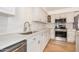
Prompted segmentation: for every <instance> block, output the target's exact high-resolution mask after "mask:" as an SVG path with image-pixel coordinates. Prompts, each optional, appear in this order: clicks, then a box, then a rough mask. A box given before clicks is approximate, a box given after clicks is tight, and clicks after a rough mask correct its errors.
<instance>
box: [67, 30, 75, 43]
mask: <svg viewBox="0 0 79 59" xmlns="http://www.w3.org/2000/svg"><path fill="white" fill-rule="evenodd" d="M75 39H76V33H75V30H68V31H67V41H68V42H72V43H73V42H75Z"/></svg>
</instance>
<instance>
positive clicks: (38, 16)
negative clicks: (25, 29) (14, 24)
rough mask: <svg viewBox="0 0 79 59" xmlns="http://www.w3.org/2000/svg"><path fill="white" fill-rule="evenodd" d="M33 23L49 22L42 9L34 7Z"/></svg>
mask: <svg viewBox="0 0 79 59" xmlns="http://www.w3.org/2000/svg"><path fill="white" fill-rule="evenodd" d="M32 16H33V20H32V21H41V22H47V14H46V13H45V11H44V10H43V9H42V8H39V7H34V8H33V9H32Z"/></svg>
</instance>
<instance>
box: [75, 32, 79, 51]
mask: <svg viewBox="0 0 79 59" xmlns="http://www.w3.org/2000/svg"><path fill="white" fill-rule="evenodd" d="M76 52H79V32H76Z"/></svg>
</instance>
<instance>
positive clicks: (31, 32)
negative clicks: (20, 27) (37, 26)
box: [19, 31, 36, 35]
mask: <svg viewBox="0 0 79 59" xmlns="http://www.w3.org/2000/svg"><path fill="white" fill-rule="evenodd" d="M35 32H36V31H30V32H25V33H19V34H21V35H29V34H33V33H35Z"/></svg>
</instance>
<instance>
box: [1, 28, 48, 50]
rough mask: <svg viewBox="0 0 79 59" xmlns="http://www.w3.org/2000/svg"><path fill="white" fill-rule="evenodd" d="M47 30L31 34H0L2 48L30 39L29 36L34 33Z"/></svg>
mask: <svg viewBox="0 0 79 59" xmlns="http://www.w3.org/2000/svg"><path fill="white" fill-rule="evenodd" d="M45 30H46V29H44V30H41V31H38V32H35V33H32V34H29V35H21V34H19V33H9V34H6V35H0V50H1V49H4V48H6V47H8V46H10V45H13V44H16V43H18V42H20V41H22V40H29V38H30V37H32V36H33V35H37V34H39V33H41V32H42V31H45Z"/></svg>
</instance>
